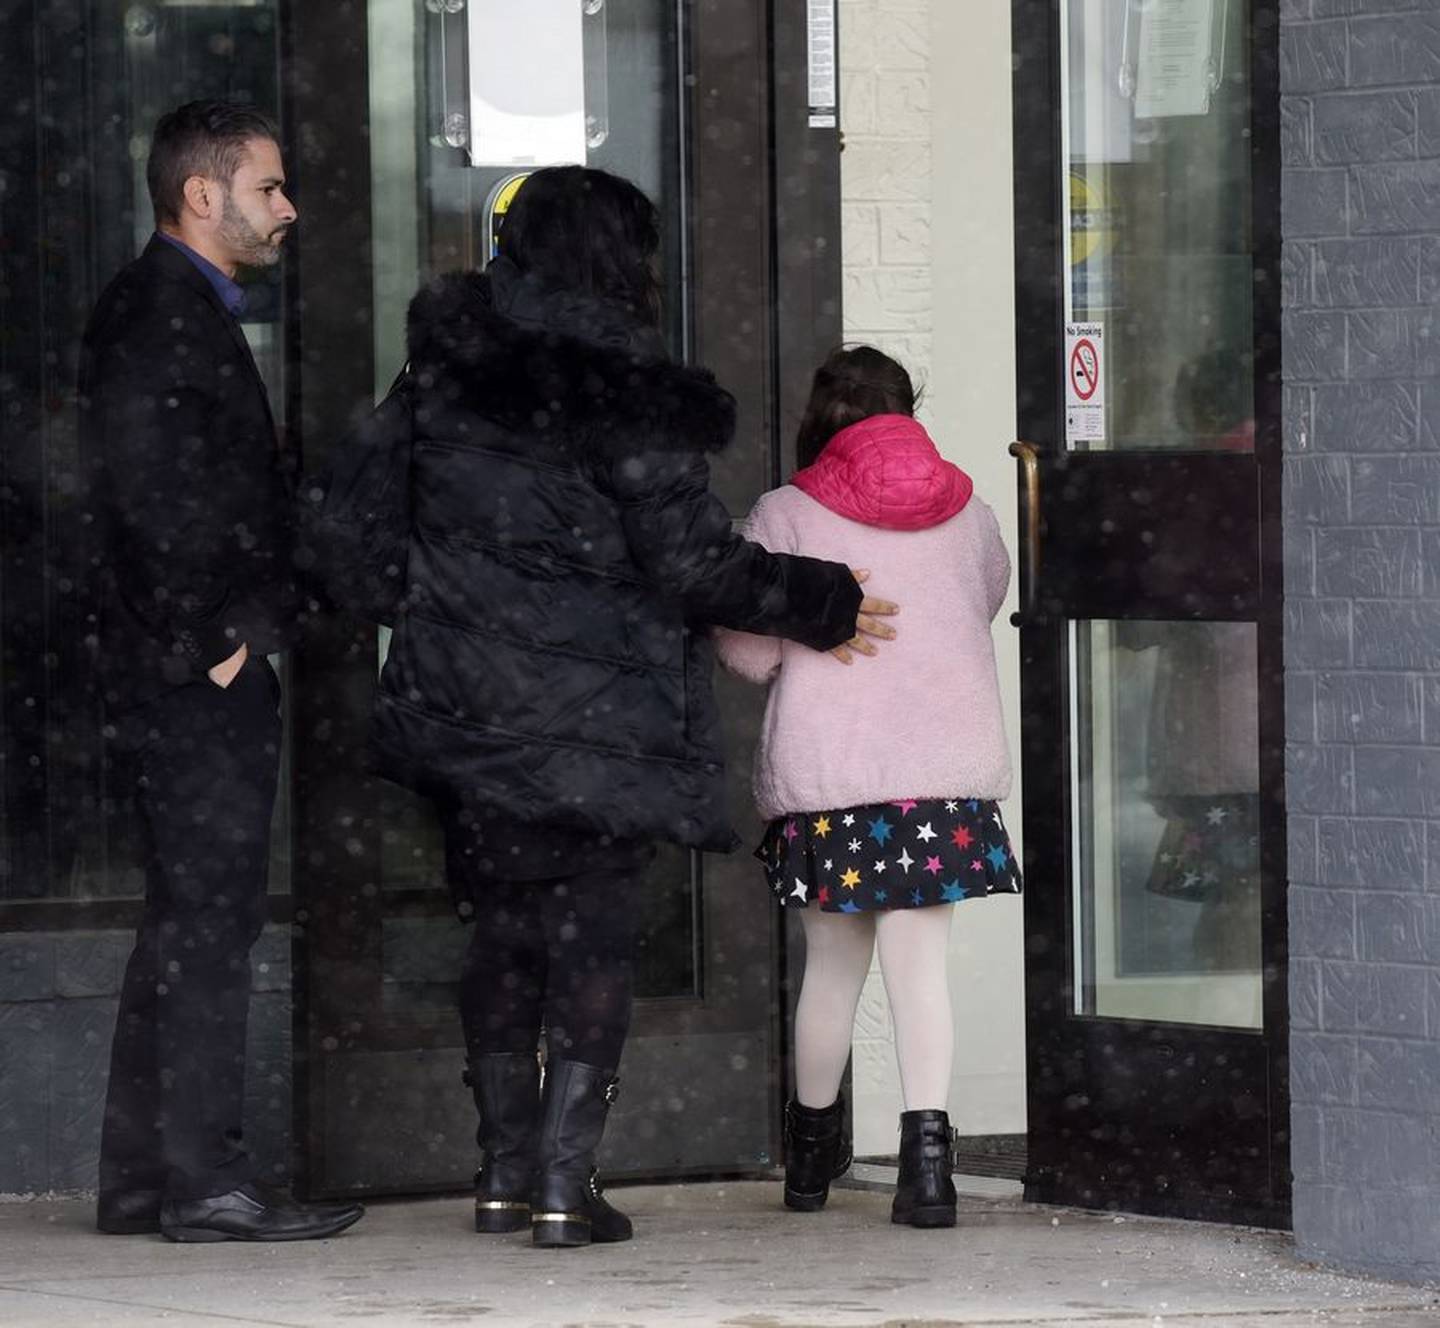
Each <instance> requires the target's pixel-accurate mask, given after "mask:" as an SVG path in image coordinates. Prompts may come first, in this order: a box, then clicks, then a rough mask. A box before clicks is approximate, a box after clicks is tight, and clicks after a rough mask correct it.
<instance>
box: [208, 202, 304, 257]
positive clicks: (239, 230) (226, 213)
mask: <svg viewBox="0 0 1440 1328" xmlns="http://www.w3.org/2000/svg"><path fill="white" fill-rule="evenodd" d="M287 229H288V227H286V226H277V227H276V228H275V229H274V230H273V231H271V232H270V236H274V235H275V234H277V233H279V232H283V231H285V230H287ZM220 235H221V238H222V239H224V241H225V243H226V244H227V245H229V246H230V250H231V252H232V253H233V254H234V255H235V258H236V260H237V261H238V262H241V263H243V264H245V266H246V267H274V266H275V264H276V263H278V262H279V261H280V246H279V245H278V244H275V243H274V242H273V240H272V239H271V238H270V236H265V235H261V234H260V232H259V231H257V230H256V229H255V228H254V227H253V226H252V225H251V224H250V223H249V222H248V221H247V220H246V219H245V217H244V216H243V215H242V214H241V212H240V209H239V208H238V207H236V206H235V200H234V199H233V198H231V197H230V195H229V194H228V193H227V194H226V195H225V206H224V208H223V209H222V210H221V213H220Z"/></svg>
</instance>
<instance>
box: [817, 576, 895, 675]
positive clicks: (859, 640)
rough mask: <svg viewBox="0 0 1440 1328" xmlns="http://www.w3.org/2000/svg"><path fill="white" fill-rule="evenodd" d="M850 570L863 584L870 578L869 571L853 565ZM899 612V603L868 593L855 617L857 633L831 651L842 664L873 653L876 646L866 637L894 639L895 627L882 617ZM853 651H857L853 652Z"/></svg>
mask: <svg viewBox="0 0 1440 1328" xmlns="http://www.w3.org/2000/svg"><path fill="white" fill-rule="evenodd" d="M850 571H851V573H852V574H853V575H854V577H855V580H856V581H858V582H859V583H860V584H861V585H862V586H863V585H864V584H865V582H866V581H868V580H869V579H870V573H869V572H868V571H865V570H863V569H860V568H855V567H852V568H851V569H850ZM899 612H900V606H899V605H898V604H892V603H891V602H890V601H889V600H888V599H875V598H873V597H872V596H870V595H866V596H865V598H864V599H862V600H861V601H860V612H859V615H858V616H857V617H856V619H855V635H854V636H853V637H851V638H850V640H848V641H847V642H846V643H845V644H844V645H843V646H836V647H835V648H834V649H833V650H832V651H831V652H830V653H831V654H832V655H834V656H835V658H836V659H838V660H839V661H840V662H841V663H842V664H850V663H852V662H853V661H854V658H855V654H861V655H873V654H874V653H875V647H874V645H873V644H871V642H870V641H868V640H867V639H866V638H867V637H872V636H873V637H875V638H876V639H877V640H880V641H893V640H894V639H895V629H894V628H893V627H891V626H890V624H889V623H883V622H881V621H880V619H881V618H892V617H894V616H895V614H897V613H899ZM852 651H853V652H855V653H854V654H852V653H851V652H852Z"/></svg>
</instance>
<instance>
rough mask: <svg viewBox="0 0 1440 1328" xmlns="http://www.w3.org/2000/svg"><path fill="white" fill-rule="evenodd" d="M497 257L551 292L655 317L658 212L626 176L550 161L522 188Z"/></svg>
mask: <svg viewBox="0 0 1440 1328" xmlns="http://www.w3.org/2000/svg"><path fill="white" fill-rule="evenodd" d="M499 248H500V254H501V256H502V257H505V258H508V259H509V260H510V261H511V262H512V263H514V264H515V266H516V267H517V268H519V269H520V271H521V272H525V273H529V274H530V275H532V276H533V277H535V278H536V280H538V281H540V282H541V283H543V284H544V285H546V286H548V287H550V288H552V289H554V290H567V291H576V292H578V293H582V294H585V295H598V296H600V297H601V298H602V299H607V300H614V301H616V302H617V303H619V304H622V305H624V306H626V307H627V308H628V309H630V310H631V311H632V312H633V313H635V314H637V315H639V316H640V317H641V318H643V319H645V320H646V321H647V322H649V323H651V324H656V323H658V322H659V321H660V288H659V283H658V282H657V281H656V278H655V269H654V258H655V255H656V253H657V252H658V251H659V249H660V214H659V212H658V211H657V210H656V208H655V204H654V203H652V202H651V201H650V200H649V199H648V198H647V197H646V196H645V195H644V193H642V192H641V191H640V189H638V188H637V187H636V186H635V185H633V184H631V183H630V181H629V180H622V179H621V178H620V177H619V176H618V175H611V174H609V173H608V172H606V171H598V170H595V169H593V168H592V167H589V166H548V167H546V168H545V169H544V170H539V171H536V172H535V173H534V174H533V175H532V176H530V177H529V178H528V179H527V180H526V181H525V183H524V184H523V185H521V187H520V192H519V193H518V194H516V195H515V201H514V202H513V203H511V205H510V210H509V212H507V213H506V215H505V222H504V225H502V226H501V227H500V246H499Z"/></svg>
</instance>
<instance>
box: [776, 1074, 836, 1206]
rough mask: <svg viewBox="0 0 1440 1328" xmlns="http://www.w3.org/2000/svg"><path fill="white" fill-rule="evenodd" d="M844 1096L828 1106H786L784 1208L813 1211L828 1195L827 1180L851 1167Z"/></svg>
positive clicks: (797, 1103) (828, 1186)
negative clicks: (846, 1135)
mask: <svg viewBox="0 0 1440 1328" xmlns="http://www.w3.org/2000/svg"><path fill="white" fill-rule="evenodd" d="M850 1161H851V1158H850V1141H849V1140H848V1139H846V1138H845V1096H844V1094H843V1093H842V1094H840V1095H839V1096H837V1097H836V1099H835V1101H834V1102H832V1103H831V1104H830V1105H829V1106H828V1107H818V1108H817V1107H806V1106H802V1105H801V1104H800V1103H799V1102H798V1101H796V1100H795V1099H794V1098H792V1099H791V1100H790V1101H789V1102H788V1103H786V1105H785V1207H786V1208H793V1209H795V1210H796V1212H800V1213H815V1212H818V1211H819V1210H820V1209H822V1208H824V1207H825V1201H826V1200H827V1199H828V1198H829V1197H830V1182H831V1181H832V1180H834V1179H835V1178H836V1177H837V1176H842V1175H844V1174H845V1171H846V1170H847V1169H848V1168H849V1166H850Z"/></svg>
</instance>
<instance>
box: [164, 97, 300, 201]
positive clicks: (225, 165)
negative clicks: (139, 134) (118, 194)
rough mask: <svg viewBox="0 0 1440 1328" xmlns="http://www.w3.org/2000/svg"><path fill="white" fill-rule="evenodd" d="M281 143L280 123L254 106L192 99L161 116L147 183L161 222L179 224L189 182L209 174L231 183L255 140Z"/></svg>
mask: <svg viewBox="0 0 1440 1328" xmlns="http://www.w3.org/2000/svg"><path fill="white" fill-rule="evenodd" d="M256 138H268V139H271V140H272V141H273V142H276V143H278V142H279V141H280V131H279V129H277V128H276V126H275V122H274V121H273V120H271V119H270V118H269V116H267V115H262V114H261V113H260V112H259V111H257V110H256V109H255V108H254V107H253V106H239V105H237V104H236V103H234V102H229V101H191V102H186V103H185V105H184V106H177V107H176V108H175V109H174V110H173V111H170V112H168V113H166V114H165V115H162V116H161V117H160V120H159V122H158V123H157V124H156V126H155V134H154V136H153V138H152V139H151V142H150V160H149V162H148V163H147V164H146V167H145V181H146V183H147V184H148V185H149V186H150V202H151V203H152V204H153V205H154V208H155V220H156V221H168V222H172V223H173V222H177V221H179V220H180V209H181V206H182V205H183V204H184V201H185V181H186V180H188V179H189V178H190V177H191V176H192V175H204V176H206V177H208V178H209V179H212V180H220V181H222V182H223V183H225V184H226V185H228V184H229V183H230V180H231V179H232V177H233V176H234V174H235V172H236V171H237V170H238V169H239V168H240V163H241V161H242V160H243V159H244V156H245V146H246V144H248V143H249V142H250V141H251V140H252V139H256Z"/></svg>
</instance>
